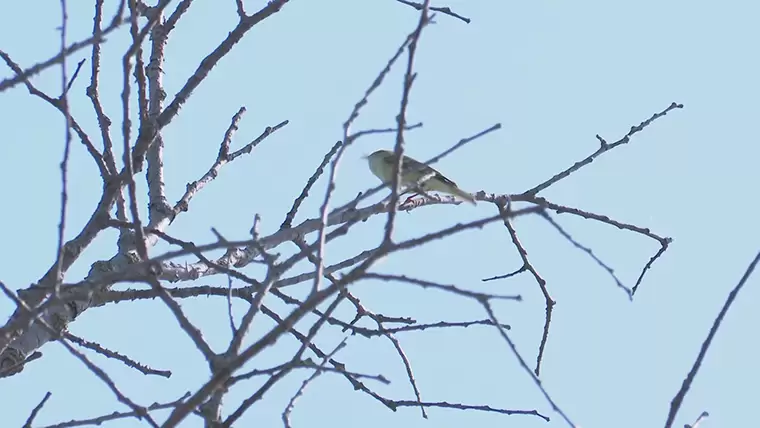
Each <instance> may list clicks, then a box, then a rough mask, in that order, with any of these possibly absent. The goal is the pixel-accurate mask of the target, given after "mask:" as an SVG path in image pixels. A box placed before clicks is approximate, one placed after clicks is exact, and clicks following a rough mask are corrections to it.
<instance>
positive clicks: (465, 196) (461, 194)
mask: <svg viewBox="0 0 760 428" xmlns="http://www.w3.org/2000/svg"><path fill="white" fill-rule="evenodd" d="M450 190H451V193H452V194H453V195H454V196H459V197H460V198H462V199H464V200H465V201H467V202H469V203H471V204H473V205H477V203H476V202H475V198H474V197H473V196H472V195H471V194H469V193H467V192H465V191H464V190H462V189H460V188H459V187H453V186H452V187H451V189H450Z"/></svg>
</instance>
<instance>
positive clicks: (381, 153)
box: [362, 150, 393, 162]
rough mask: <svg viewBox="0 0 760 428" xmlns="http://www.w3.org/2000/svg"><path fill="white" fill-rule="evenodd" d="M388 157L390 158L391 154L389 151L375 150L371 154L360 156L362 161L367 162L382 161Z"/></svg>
mask: <svg viewBox="0 0 760 428" xmlns="http://www.w3.org/2000/svg"><path fill="white" fill-rule="evenodd" d="M389 155H390V156H392V155H393V152H391V151H389V150H377V151H375V152H373V153H372V154H369V155H364V156H362V159H367V160H368V161H369V162H373V161H375V160H380V159H383V158H385V157H386V156H389Z"/></svg>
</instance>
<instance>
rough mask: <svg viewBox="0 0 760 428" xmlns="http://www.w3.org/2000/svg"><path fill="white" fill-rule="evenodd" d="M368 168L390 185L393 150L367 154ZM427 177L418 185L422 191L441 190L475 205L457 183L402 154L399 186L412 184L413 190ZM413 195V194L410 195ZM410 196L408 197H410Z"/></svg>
mask: <svg viewBox="0 0 760 428" xmlns="http://www.w3.org/2000/svg"><path fill="white" fill-rule="evenodd" d="M367 160H368V161H369V169H370V170H371V171H372V173H373V174H375V176H377V178H379V179H380V181H382V182H383V183H386V184H388V185H390V184H391V183H392V182H393V164H394V159H393V152H392V151H390V150H378V151H376V152H374V153H372V154H371V155H369V156H367ZM426 177H427V179H426V180H425V181H423V182H422V183H420V185H419V187H420V188H421V189H422V190H423V191H424V192H441V193H447V194H449V195H453V196H458V197H460V198H462V199H464V200H466V201H467V202H470V203H471V204H473V205H475V198H473V197H472V195H471V194H469V193H467V192H465V191H464V190H462V189H460V188H459V187H457V184H456V183H454V182H453V181H451V180H449V179H448V178H446V176H444V175H443V174H441V173H440V172H438V171H436V170H435V169H433V167H430V166H428V165H425V164H424V163H422V162H419V161H416V160H414V159H412V158H410V157H409V156H404V160H403V162H402V163H401V186H402V187H405V186H412V187H411V189H409V190H415V184H416V183H417V182H418V181H419V180H420V179H424V178H426ZM412 197H413V196H412ZM412 197H410V198H409V199H411V198H412ZM407 200H408V199H407Z"/></svg>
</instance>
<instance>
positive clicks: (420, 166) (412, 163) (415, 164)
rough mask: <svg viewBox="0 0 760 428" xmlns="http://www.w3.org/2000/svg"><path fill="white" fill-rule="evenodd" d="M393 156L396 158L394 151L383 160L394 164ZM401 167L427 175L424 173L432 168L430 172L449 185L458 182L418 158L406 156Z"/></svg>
mask: <svg viewBox="0 0 760 428" xmlns="http://www.w3.org/2000/svg"><path fill="white" fill-rule="evenodd" d="M393 158H394V156H393V153H391V154H389V155H388V156H386V157H385V158H383V161H384V162H385V163H387V164H388V165H393ZM401 168H402V169H403V170H404V172H411V171H416V172H420V173H423V175H427V174H425V173H424V172H425V170H430V172H432V173H433V174H435V175H434V176H433V177H434V178H436V179H438V180H440V181H442V182H443V183H445V184H447V185H449V186H453V187H457V184H456V183H454V182H453V181H451V180H449V179H448V178H447V177H446V176H445V175H443V174H441V173H440V172H438V170H436V169H435V168H433V167H432V166H429V165H426V164H424V163H422V162H419V161H416V160H414V159H412V158H410V157H409V156H404V162H403V163H402V165H401Z"/></svg>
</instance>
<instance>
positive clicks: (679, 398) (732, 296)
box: [665, 252, 760, 428]
mask: <svg viewBox="0 0 760 428" xmlns="http://www.w3.org/2000/svg"><path fill="white" fill-rule="evenodd" d="M758 262H760V252H758V253H757V255H755V258H754V259H752V262H750V264H749V266H747V270H745V271H744V275H742V277H741V279H740V280H739V283H738V284H736V286H735V287H734V288H733V289H732V290H731V292H730V293H728V297H727V298H726V301H725V303H723V307H722V308H721V309H720V312H719V313H718V316H717V317H715V320H714V321H713V325H712V327H710V332H709V333H708V334H707V337H706V338H705V340H704V342H702V347H701V348H700V349H699V354H698V355H697V359H696V360H695V361H694V364H693V365H692V366H691V370H689V373H688V374H687V375H686V379H684V380H683V383H682V384H681V388H680V389H679V390H678V393H676V395H675V397H673V400H672V401H671V402H670V411H668V417H667V419H666V420H665V428H670V427H672V426H673V422H674V421H675V419H676V415H677V414H678V410H679V409H680V408H681V404H682V403H683V399H684V397H686V393H687V392H689V388H690V387H691V384H692V383H693V382H694V378H695V377H696V376H697V372H698V371H699V367H700V366H701V365H702V360H704V358H705V355H707V350H708V349H710V344H711V343H712V341H713V339H714V338H715V335H716V334H718V328H720V324H721V323H722V322H723V318H725V316H726V314H727V313H728V310H729V309H731V305H732V304H733V303H734V300H736V296H737V295H738V294H739V291H741V289H742V287H744V284H746V282H747V279H749V277H750V275H752V272H754V271H755V267H756V266H757V263H758Z"/></svg>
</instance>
